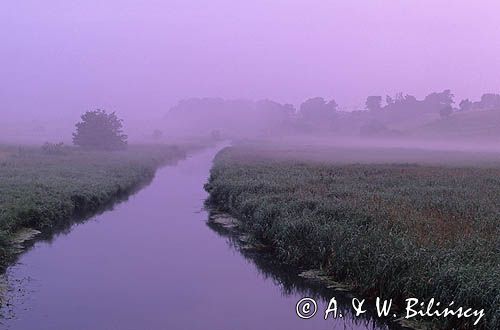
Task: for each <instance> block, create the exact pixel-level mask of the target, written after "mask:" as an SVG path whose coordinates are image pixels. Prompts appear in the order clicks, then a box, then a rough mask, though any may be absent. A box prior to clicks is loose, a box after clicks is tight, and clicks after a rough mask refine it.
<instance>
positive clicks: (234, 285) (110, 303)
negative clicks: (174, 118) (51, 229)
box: [0, 148, 387, 330]
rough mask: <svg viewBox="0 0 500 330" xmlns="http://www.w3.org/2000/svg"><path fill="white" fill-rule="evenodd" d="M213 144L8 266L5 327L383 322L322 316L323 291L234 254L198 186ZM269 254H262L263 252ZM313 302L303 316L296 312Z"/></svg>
mask: <svg viewBox="0 0 500 330" xmlns="http://www.w3.org/2000/svg"><path fill="white" fill-rule="evenodd" d="M216 152H217V149H216V148H214V149H209V150H205V151H203V152H200V153H197V154H195V155H193V156H191V157H189V158H188V159H186V160H183V161H181V162H179V163H178V164H176V165H173V166H169V167H165V168H162V169H160V170H159V171H158V172H157V175H156V177H155V179H154V180H153V182H152V183H151V184H150V185H149V186H147V187H146V188H144V189H142V190H141V191H139V192H138V193H136V194H135V195H133V196H131V197H130V198H129V199H128V200H127V201H126V202H122V203H120V204H118V205H116V206H115V207H114V208H113V209H112V210H110V211H106V212H104V213H102V214H100V215H97V216H94V217H93V218H91V219H90V220H88V221H86V222H84V223H80V224H78V225H75V226H73V228H72V230H70V231H67V232H65V233H64V234H59V235H57V236H56V237H55V238H53V239H52V240H51V241H38V242H36V243H35V244H34V246H33V247H32V248H31V249H30V250H29V251H28V252H26V253H25V254H23V255H22V256H21V258H20V259H19V263H18V264H16V265H14V266H12V267H10V268H9V270H8V272H7V274H6V277H7V287H8V289H9V291H8V292H7V293H6V295H7V298H8V305H4V306H3V308H2V314H3V319H2V320H1V325H0V327H2V328H6V329H39V330H42V329H51V330H54V329H57V330H59V329H72V330H80V329H81V330H83V329H117V330H132V329H133V330H139V329H186V330H195V329H214V330H235V329H236V330H238V329H260V330H263V329H386V328H387V327H386V326H384V325H376V324H375V325H374V324H373V321H370V320H366V319H365V320H363V319H354V318H352V317H350V316H349V315H344V317H343V318H342V319H336V320H333V319H331V320H327V321H325V320H323V319H322V315H321V308H324V307H325V306H324V305H325V301H324V300H322V298H321V297H326V296H328V295H329V294H331V295H334V294H335V293H331V292H330V293H325V292H321V290H319V289H317V288H314V285H309V284H307V283H304V282H301V281H300V280H298V279H297V277H296V276H295V274H294V273H289V272H287V271H286V270H283V269H279V268H276V267H275V265H274V264H273V262H272V259H270V258H269V257H263V258H260V259H259V256H258V255H253V254H252V253H244V254H242V253H240V251H239V249H238V248H237V247H235V245H234V244H233V243H234V241H233V240H232V239H231V238H230V237H227V236H225V235H224V234H222V233H221V232H219V231H218V230H214V229H213V228H211V227H210V226H207V219H208V213H207V212H206V211H205V210H203V201H204V200H205V198H206V196H207V195H206V192H205V191H204V190H203V184H204V183H205V182H206V179H207V177H208V174H209V170H210V167H211V164H212V159H213V157H214V155H215V154H216ZM266 258H267V259H266ZM304 296H314V297H316V298H317V299H318V303H319V307H320V311H319V312H318V314H317V315H316V316H315V317H314V318H312V319H309V320H302V319H300V318H298V317H297V316H296V314H295V305H296V303H297V301H298V300H299V299H301V298H302V297H304Z"/></svg>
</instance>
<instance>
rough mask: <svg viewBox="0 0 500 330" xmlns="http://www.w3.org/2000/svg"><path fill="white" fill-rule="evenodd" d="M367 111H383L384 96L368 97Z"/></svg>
mask: <svg viewBox="0 0 500 330" xmlns="http://www.w3.org/2000/svg"><path fill="white" fill-rule="evenodd" d="M365 105H366V109H368V110H370V111H378V110H380V109H382V96H368V97H367V98H366V103H365Z"/></svg>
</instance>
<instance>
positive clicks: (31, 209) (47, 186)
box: [0, 144, 203, 270]
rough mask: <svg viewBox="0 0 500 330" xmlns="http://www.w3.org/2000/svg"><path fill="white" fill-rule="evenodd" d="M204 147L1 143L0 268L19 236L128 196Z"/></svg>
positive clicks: (67, 221)
mask: <svg viewBox="0 0 500 330" xmlns="http://www.w3.org/2000/svg"><path fill="white" fill-rule="evenodd" d="M202 147H203V146H202V145H197V144H185V145H180V146H168V145H150V146H147V145H143V146H130V147H129V148H128V149H127V150H124V151H116V152H98V151H82V150H79V149H77V148H72V147H54V148H52V149H49V150H47V148H45V149H43V148H39V147H7V146H4V147H2V153H1V154H2V157H1V158H0V183H1V184H0V270H4V269H5V268H6V267H7V266H8V265H9V264H10V263H12V262H13V261H14V260H15V258H16V256H17V255H18V253H19V252H20V250H22V249H21V248H22V247H21V248H20V246H19V244H20V243H22V241H23V240H26V239H29V238H31V236H32V235H34V234H37V233H38V231H40V232H42V233H50V232H51V231H52V230H54V229H55V228H57V227H60V226H64V225H66V224H70V223H71V222H72V221H74V220H75V218H82V217H86V216H87V215H91V214H93V213H94V212H97V211H99V210H101V209H103V208H104V207H106V206H109V205H110V204H112V203H113V202H114V201H117V200H120V199H123V198H126V197H127V196H128V195H129V194H130V193H132V192H133V191H134V190H136V189H138V188H139V187H140V186H142V185H144V184H147V183H148V182H149V181H150V180H151V179H152V178H153V176H154V174H155V171H156V169H157V168H159V167H160V166H162V165H165V164H168V163H171V162H175V161H177V160H180V159H183V158H185V157H186V155H187V153H188V152H191V151H194V150H196V149H199V148H202Z"/></svg>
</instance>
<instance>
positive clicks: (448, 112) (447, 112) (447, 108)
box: [439, 105, 453, 118]
mask: <svg viewBox="0 0 500 330" xmlns="http://www.w3.org/2000/svg"><path fill="white" fill-rule="evenodd" d="M452 113H453V108H452V107H451V105H447V106H445V107H444V108H442V109H441V110H439V114H440V115H441V117H442V118H447V117H449V116H450V115H451V114H452Z"/></svg>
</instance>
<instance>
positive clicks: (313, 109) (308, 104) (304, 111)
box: [300, 97, 338, 121]
mask: <svg viewBox="0 0 500 330" xmlns="http://www.w3.org/2000/svg"><path fill="white" fill-rule="evenodd" d="M337 106H338V105H337V102H335V100H331V101H329V102H327V101H325V99H324V98H322V97H314V98H311V99H308V100H306V101H305V102H303V103H302V104H301V105H300V113H301V115H302V117H303V118H304V119H306V120H312V121H322V120H325V119H331V118H332V116H333V115H334V114H335V111H337Z"/></svg>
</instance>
